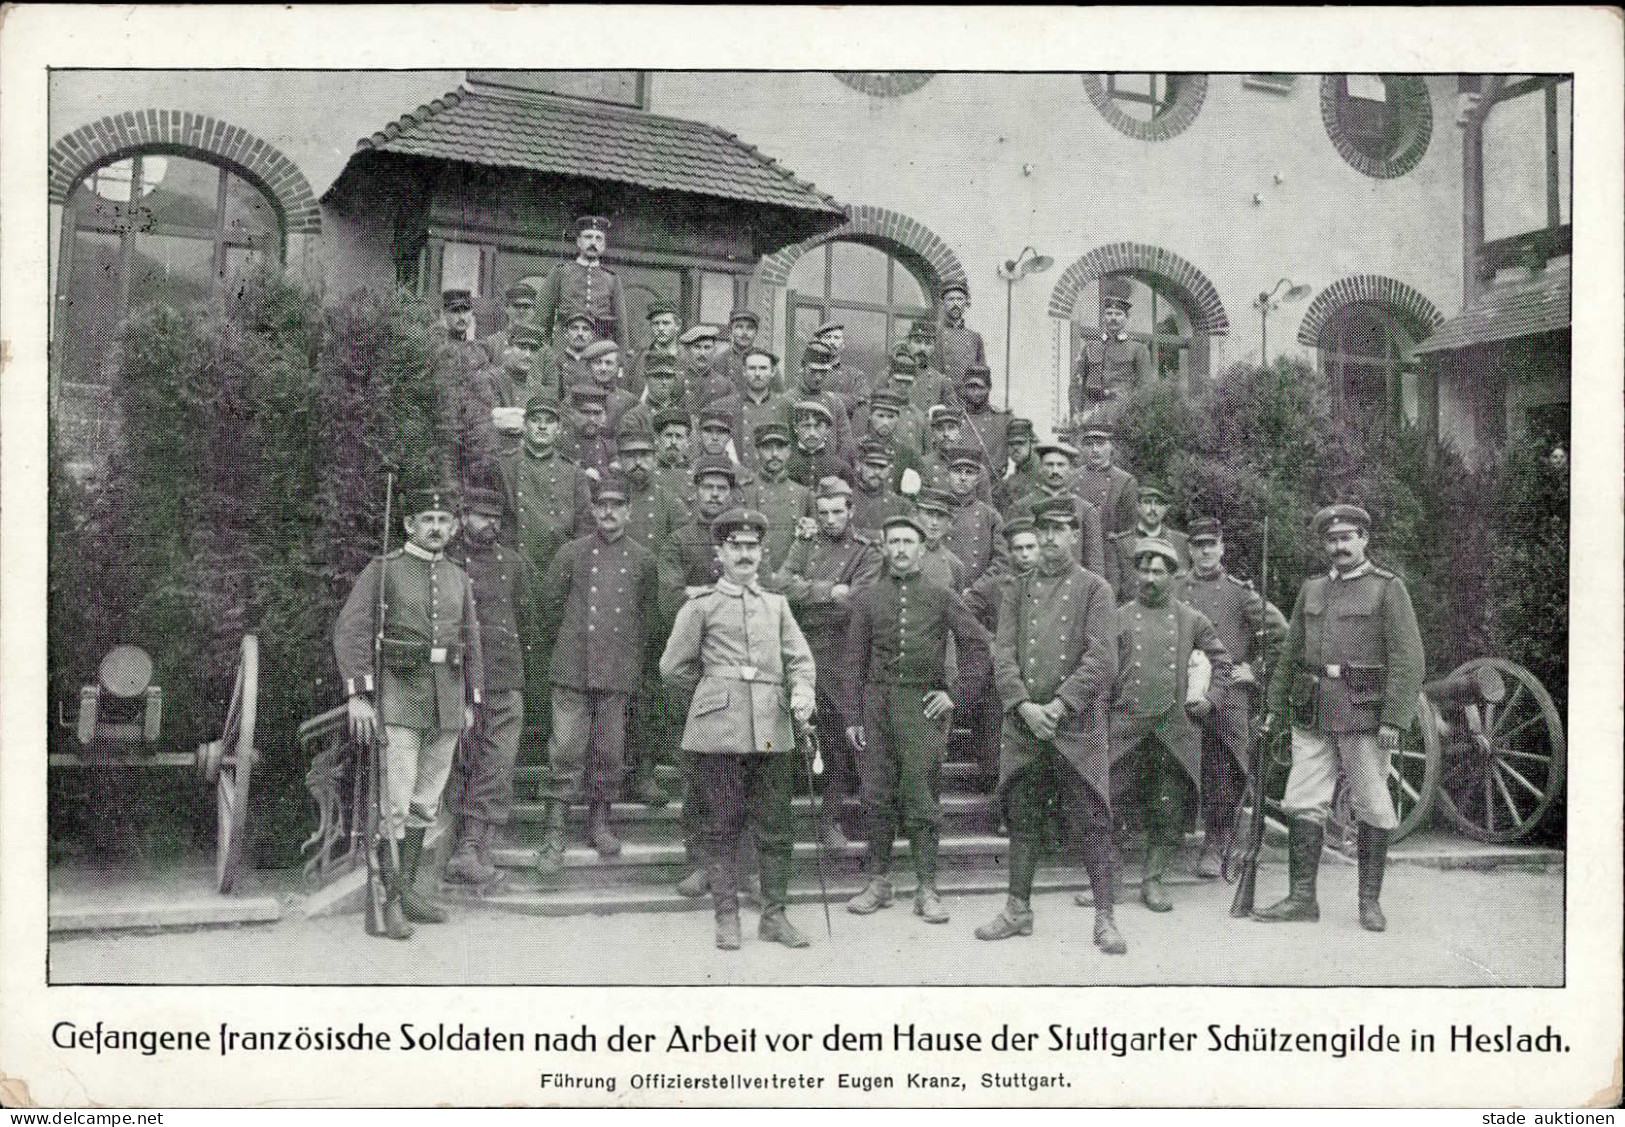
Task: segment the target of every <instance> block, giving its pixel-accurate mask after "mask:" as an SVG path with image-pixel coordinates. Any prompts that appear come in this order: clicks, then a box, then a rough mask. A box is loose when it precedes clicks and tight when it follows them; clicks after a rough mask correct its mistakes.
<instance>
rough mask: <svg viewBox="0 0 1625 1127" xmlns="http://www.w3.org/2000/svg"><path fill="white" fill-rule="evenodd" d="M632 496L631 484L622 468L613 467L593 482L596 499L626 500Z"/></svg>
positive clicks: (593, 493) (593, 494)
mask: <svg viewBox="0 0 1625 1127" xmlns="http://www.w3.org/2000/svg"><path fill="white" fill-rule="evenodd" d="M631 496H632V492H631V486H630V485H629V484H628V482H627V480H626V475H625V474H624V473H622V472H621V471H620V470H617V469H613V468H612V469H611V470H610V471H609V472H608V473H606V474H604V475H603V476H602V477H600V478H599V479H598V480H596V481H594V482H593V483H592V499H593V500H594V501H610V500H618V501H625V500H627V499H628V498H630V497H631Z"/></svg>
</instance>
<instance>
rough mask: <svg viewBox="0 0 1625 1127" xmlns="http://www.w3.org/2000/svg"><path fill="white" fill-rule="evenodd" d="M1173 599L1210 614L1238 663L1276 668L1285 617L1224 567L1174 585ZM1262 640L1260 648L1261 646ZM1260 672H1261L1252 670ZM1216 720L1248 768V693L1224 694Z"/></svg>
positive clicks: (1223, 737)
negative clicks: (1207, 574) (1261, 663)
mask: <svg viewBox="0 0 1625 1127" xmlns="http://www.w3.org/2000/svg"><path fill="white" fill-rule="evenodd" d="M1173 595H1174V597H1175V598H1176V599H1178V600H1179V601H1180V602H1183V603H1185V604H1187V605H1189V606H1191V607H1194V608H1195V609H1196V610H1199V611H1201V612H1202V613H1203V614H1205V615H1207V618H1208V621H1209V622H1211V623H1213V629H1214V630H1215V631H1216V632H1217V633H1218V635H1219V641H1221V642H1223V643H1224V648H1225V649H1226V650H1227V651H1229V653H1230V660H1231V661H1232V662H1234V663H1235V664H1236V665H1238V666H1239V665H1241V664H1242V663H1243V662H1246V663H1248V664H1249V665H1251V664H1252V663H1255V662H1257V661H1258V660H1259V658H1260V656H1262V657H1263V658H1264V659H1265V661H1266V662H1267V664H1268V667H1269V668H1271V669H1273V668H1274V667H1275V662H1276V659H1277V657H1278V656H1279V654H1280V649H1281V644H1282V642H1284V641H1285V640H1286V618H1285V616H1283V615H1282V614H1281V612H1280V611H1279V610H1276V609H1275V608H1274V607H1273V606H1272V607H1268V608H1267V609H1266V607H1265V605H1264V600H1263V598H1262V597H1261V596H1260V595H1259V594H1258V592H1257V591H1254V590H1253V588H1252V586H1251V585H1250V584H1247V583H1244V582H1242V581H1241V580H1240V579H1237V578H1236V577H1235V576H1233V575H1231V574H1230V573H1229V572H1228V571H1225V570H1224V569H1223V568H1222V567H1221V568H1219V569H1218V570H1217V571H1215V572H1214V573H1213V574H1212V575H1211V576H1206V577H1204V576H1200V575H1197V574H1196V573H1195V572H1192V573H1191V574H1190V575H1188V576H1186V577H1185V578H1183V579H1181V580H1178V581H1176V582H1175V583H1174V587H1173ZM1261 641H1262V642H1263V646H1262V647H1260V645H1259V643H1260V642H1261ZM1253 672H1254V673H1255V674H1256V673H1257V672H1258V670H1257V669H1256V668H1254V669H1253ZM1221 699H1222V703H1221V704H1220V706H1219V708H1218V710H1217V711H1216V713H1215V715H1214V718H1213V719H1212V720H1211V721H1209V723H1210V724H1213V725H1216V728H1215V731H1216V733H1217V735H1218V737H1219V740H1220V742H1222V743H1223V744H1224V746H1225V747H1226V748H1227V749H1228V750H1229V751H1230V753H1231V755H1233V756H1234V757H1235V758H1236V761H1237V762H1238V763H1240V764H1241V765H1242V767H1243V769H1245V768H1246V767H1247V705H1248V700H1247V692H1246V690H1245V689H1244V688H1243V687H1242V686H1240V685H1236V684H1232V685H1231V686H1230V687H1229V688H1228V689H1226V690H1225V693H1224V696H1223V697H1222V698H1221Z"/></svg>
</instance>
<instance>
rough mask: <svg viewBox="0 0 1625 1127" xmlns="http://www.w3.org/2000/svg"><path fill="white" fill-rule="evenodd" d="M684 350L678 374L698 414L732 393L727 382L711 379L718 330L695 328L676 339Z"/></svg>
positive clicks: (708, 327)
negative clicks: (701, 409)
mask: <svg viewBox="0 0 1625 1127" xmlns="http://www.w3.org/2000/svg"><path fill="white" fill-rule="evenodd" d="M677 343H678V344H680V345H682V347H683V359H682V362H681V364H680V365H679V368H678V371H679V373H680V374H681V376H682V379H683V387H684V389H685V390H686V391H687V393H688V400H689V403H690V404H692V406H693V407H694V409H695V410H696V411H698V410H699V409H700V408H702V407H705V406H708V405H709V404H710V403H711V401H712V400H713V399H720V398H721V397H722V396H724V395H727V394H728V392H729V391H730V390H732V386H733V385H732V384H730V383H729V382H728V381H727V380H725V379H722V380H718V379H713V376H714V373H713V372H712V371H711V359H712V356H713V354H714V352H715V350H716V346H717V330H716V329H715V328H714V327H713V326H711V325H695V326H694V327H693V328H691V329H689V330H688V331H687V332H685V333H684V334H683V335H682V336H681V337H679V338H678V340H677Z"/></svg>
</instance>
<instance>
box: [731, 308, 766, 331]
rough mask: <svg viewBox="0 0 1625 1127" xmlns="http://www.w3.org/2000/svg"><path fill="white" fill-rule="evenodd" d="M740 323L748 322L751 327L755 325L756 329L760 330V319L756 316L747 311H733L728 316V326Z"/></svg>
mask: <svg viewBox="0 0 1625 1127" xmlns="http://www.w3.org/2000/svg"><path fill="white" fill-rule="evenodd" d="M740 321H749V322H750V323H751V324H752V325H755V326H757V327H758V328H760V327H761V324H762V319H761V318H760V317H758V316H756V314H754V313H752V312H751V311H750V310H749V309H735V310H734V311H733V312H732V313H730V314H728V324H730V325H733V324H736V323H738V322H740Z"/></svg>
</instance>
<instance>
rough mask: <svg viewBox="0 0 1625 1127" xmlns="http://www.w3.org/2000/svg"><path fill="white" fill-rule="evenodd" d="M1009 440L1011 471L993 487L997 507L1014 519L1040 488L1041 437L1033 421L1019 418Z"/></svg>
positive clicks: (1013, 421) (1011, 427) (1009, 431)
mask: <svg viewBox="0 0 1625 1127" xmlns="http://www.w3.org/2000/svg"><path fill="white" fill-rule="evenodd" d="M1005 439H1006V442H1007V444H1008V447H1009V453H1008V457H1009V463H1008V471H1007V472H1006V473H1004V474H1003V476H1002V477H1000V479H999V480H998V481H996V482H994V483H993V504H994V505H995V506H996V507H997V508H998V510H999V512H1000V513H1001V514H1002V515H1003V516H1005V517H1010V516H1013V515H1014V511H1015V508H1016V506H1017V505H1019V504H1021V502H1022V501H1024V500H1025V499H1026V497H1027V494H1029V493H1031V492H1032V491H1033V490H1035V489H1037V488H1038V481H1039V471H1038V459H1037V458H1036V457H1035V456H1034V454H1033V446H1034V445H1035V444H1036V442H1037V441H1038V436H1037V435H1036V434H1034V433H1033V424H1032V421H1031V420H1030V419H1020V418H1015V419H1011V420H1010V423H1009V425H1008V426H1007V427H1006V428H1005ZM1079 493H1080V494H1081V493H1082V490H1081V489H1080V490H1079ZM1086 499H1087V498H1086Z"/></svg>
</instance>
